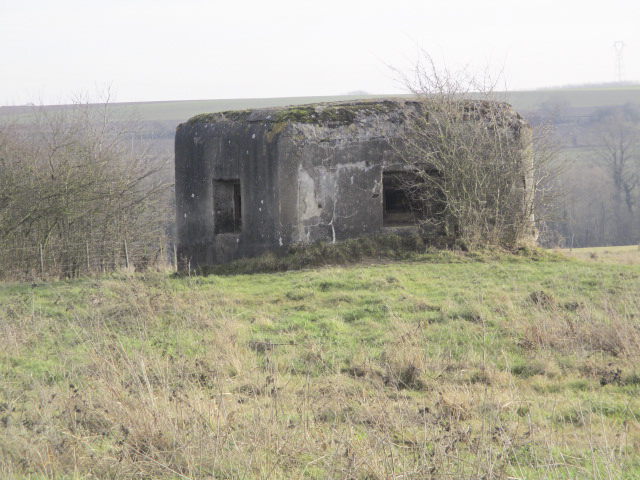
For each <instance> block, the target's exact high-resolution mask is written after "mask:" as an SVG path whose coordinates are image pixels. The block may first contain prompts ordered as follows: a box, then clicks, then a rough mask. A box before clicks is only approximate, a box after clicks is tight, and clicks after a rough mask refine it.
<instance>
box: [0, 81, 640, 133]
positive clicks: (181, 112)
mask: <svg viewBox="0 0 640 480" xmlns="http://www.w3.org/2000/svg"><path fill="white" fill-rule="evenodd" d="M387 96H388V95H387ZM392 96H396V97H403V96H406V95H392ZM380 97H385V95H384V94H378V95H335V96H323V97H317V96H316V97H282V98H240V99H217V100H177V101H161V102H140V103H116V104H113V105H112V107H111V108H112V109H113V110H114V111H115V112H116V117H117V116H118V115H121V116H122V117H127V118H128V117H129V115H130V114H131V112H132V110H133V111H135V112H136V113H137V116H138V117H139V118H140V119H141V120H143V121H156V122H163V121H171V122H173V123H175V124H176V125H177V124H178V123H179V122H184V121H186V120H187V119H189V118H191V117H193V116H195V115H198V114H201V113H209V112H223V111H226V110H244V109H248V108H266V107H278V106H286V105H301V104H307V103H317V102H335V101H340V100H356V99H371V98H380ZM497 97H498V98H499V99H501V100H506V101H508V102H510V103H511V104H512V105H513V106H514V108H515V109H516V110H536V109H537V108H539V107H540V106H541V105H544V104H553V103H554V102H560V103H561V104H563V105H564V106H565V107H566V108H578V109H580V108H594V107H595V108H597V107H605V106H612V105H624V104H626V103H634V104H637V103H640V85H621V86H603V87H597V86H593V87H581V88H558V89H547V90H532V91H512V92H508V93H507V94H506V95H504V94H501V93H498V94H497ZM29 111H30V107H0V118H1V117H2V115H3V114H4V115H7V116H10V115H15V114H27V113H28V112H29Z"/></svg>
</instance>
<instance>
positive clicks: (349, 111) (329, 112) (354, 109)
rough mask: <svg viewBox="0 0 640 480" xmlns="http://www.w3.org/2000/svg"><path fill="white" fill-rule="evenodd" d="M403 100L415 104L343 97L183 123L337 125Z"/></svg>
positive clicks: (399, 105)
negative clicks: (223, 122) (334, 100)
mask: <svg viewBox="0 0 640 480" xmlns="http://www.w3.org/2000/svg"><path fill="white" fill-rule="evenodd" d="M407 103H416V102H415V101H407V100H404V99H400V98H380V99H366V100H347V101H343V102H327V103H310V104H306V105H290V106H286V107H271V108H259V109H251V110H230V111H226V112H216V113H204V114H201V115H196V116H195V117H192V118H190V119H189V120H188V121H187V123H189V124H195V123H215V122H220V121H225V120H229V121H236V122H243V123H253V122H261V123H265V122H269V123H279V122H292V123H301V124H316V125H324V126H330V127H331V126H340V125H349V124H351V123H353V122H354V121H355V120H356V118H358V117H367V116H373V115H380V114H387V113H392V112H397V111H400V110H402V109H403V108H404V107H405V104H407Z"/></svg>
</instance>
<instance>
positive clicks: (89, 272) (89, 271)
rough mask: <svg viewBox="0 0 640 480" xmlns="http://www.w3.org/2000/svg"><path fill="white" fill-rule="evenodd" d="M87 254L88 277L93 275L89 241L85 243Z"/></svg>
mask: <svg viewBox="0 0 640 480" xmlns="http://www.w3.org/2000/svg"><path fill="white" fill-rule="evenodd" d="M85 253H86V254H87V275H89V274H91V267H90V263H89V240H87V241H86V242H85Z"/></svg>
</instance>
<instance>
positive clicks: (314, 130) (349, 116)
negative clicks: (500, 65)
mask: <svg viewBox="0 0 640 480" xmlns="http://www.w3.org/2000/svg"><path fill="white" fill-rule="evenodd" d="M327 108H330V109H331V110H330V111H327V110H326V109H327ZM400 116H401V110H400V109H398V107H397V105H396V104H394V103H392V102H374V103H366V104H363V103H354V104H348V105H338V106H329V107H326V106H323V105H318V106H313V107H304V108H303V109H297V108H296V109H272V110H269V109H265V110H256V111H251V112H228V113H225V114H216V115H204V116H200V117H196V118H194V119H192V120H190V121H189V122H187V123H185V124H182V125H180V126H179V127H178V130H177V134H176V201H177V223H178V225H177V226H178V249H179V254H178V255H179V257H180V258H181V260H182V262H183V263H185V262H189V263H190V264H191V265H192V266H196V265H205V264H214V263H221V262H227V261H230V260H233V259H236V258H239V257H244V256H253V255H257V254H260V253H262V252H264V251H267V250H276V251H277V250H280V249H283V248H286V246H287V245H290V244H292V243H300V242H302V243H309V242H316V241H329V242H335V241H339V240H344V239H346V238H351V237H356V236H361V235H367V234H375V233H379V232H380V230H381V229H382V223H383V222H382V171H383V168H384V167H385V166H392V167H393V168H401V166H400V165H399V161H398V160H397V158H395V152H394V150H393V148H392V147H391V145H390V143H389V138H393V137H394V136H397V134H398V132H399V131H400V126H401V119H400ZM393 165H395V167H394V166H393ZM235 181H238V182H239V184H240V190H241V194H240V195H241V227H240V228H239V229H238V231H224V232H218V231H216V229H217V227H216V225H217V224H219V223H220V218H221V217H222V216H225V218H226V219H229V218H231V217H232V216H233V212H231V211H230V210H229V208H231V207H229V205H227V208H226V209H225V208H222V209H220V208H219V206H218V205H216V203H221V202H217V201H216V199H219V198H220V197H224V196H228V195H232V194H231V193H228V192H225V191H224V190H225V189H231V188H232V184H233V182H235ZM216 185H217V187H216ZM229 191H230V190H229ZM229 221H230V220H228V221H227V222H226V223H229ZM231 223H232V222H231Z"/></svg>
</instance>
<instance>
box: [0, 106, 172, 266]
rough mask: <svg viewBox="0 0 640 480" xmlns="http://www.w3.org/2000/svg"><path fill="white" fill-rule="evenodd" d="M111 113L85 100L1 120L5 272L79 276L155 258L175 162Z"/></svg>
mask: <svg viewBox="0 0 640 480" xmlns="http://www.w3.org/2000/svg"><path fill="white" fill-rule="evenodd" d="M112 111H113V110H112V109H111V108H110V105H109V102H108V101H106V102H104V103H102V104H99V105H96V104H90V103H88V102H86V101H85V102H80V101H79V102H77V103H75V104H73V105H67V106H60V107H46V108H45V107H38V108H34V109H33V110H32V112H31V113H30V114H28V116H26V117H24V118H20V119H17V120H15V119H14V121H12V122H11V123H7V122H4V123H3V124H2V126H0V177H1V178H2V180H0V182H2V185H1V186H2V194H0V247H1V248H2V253H0V259H1V264H0V266H1V270H2V271H4V274H5V275H8V274H15V273H23V274H24V273H28V271H30V270H37V269H38V268H39V269H40V270H45V269H46V271H47V272H49V273H53V274H56V275H61V276H74V275H77V274H79V273H80V272H81V271H82V272H85V271H88V270H89V271H90V270H96V269H100V270H107V269H111V268H114V267H117V266H118V265H119V264H126V263H128V259H127V257H130V258H132V257H134V256H135V257H136V259H137V260H138V263H142V262H144V257H145V255H146V256H147V257H149V256H150V255H153V252H152V250H153V249H155V248H156V246H157V245H158V243H159V242H158V240H159V237H160V236H161V235H162V234H163V231H164V230H165V229H166V226H167V219H168V218H170V216H171V215H170V214H171V212H170V209H169V208H168V206H167V205H166V204H165V203H164V200H163V195H166V192H167V191H168V186H169V185H168V184H167V182H166V181H164V180H163V177H162V176H160V175H159V173H160V172H161V170H162V169H163V168H164V167H165V165H166V160H167V159H164V160H159V159H158V158H154V157H152V156H150V155H149V154H148V153H147V152H146V151H145V149H144V148H141V147H140V145H141V142H140V141H139V139H136V135H138V133H137V130H136V124H135V122H133V121H131V120H130V119H128V118H115V117H114V116H113V115H112ZM123 250H124V252H123ZM45 252H46V255H45Z"/></svg>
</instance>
